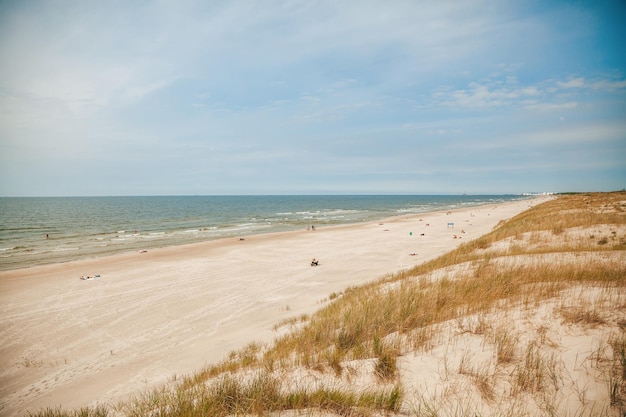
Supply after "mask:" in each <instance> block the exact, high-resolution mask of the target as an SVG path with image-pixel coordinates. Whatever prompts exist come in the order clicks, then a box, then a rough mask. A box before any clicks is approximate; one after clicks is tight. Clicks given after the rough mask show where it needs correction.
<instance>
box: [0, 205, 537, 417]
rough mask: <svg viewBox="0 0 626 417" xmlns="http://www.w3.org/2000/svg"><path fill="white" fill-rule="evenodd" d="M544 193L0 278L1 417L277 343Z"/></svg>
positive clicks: (135, 386) (118, 390)
mask: <svg viewBox="0 0 626 417" xmlns="http://www.w3.org/2000/svg"><path fill="white" fill-rule="evenodd" d="M543 200H544V198H539V199H534V200H527V201H518V202H511V203H506V204H498V205H494V206H482V207H479V208H471V209H469V208H468V209H463V210H459V211H453V212H452V213H451V214H448V213H446V212H436V213H428V214H423V215H416V216H403V217H397V218H392V219H388V220H385V221H383V222H374V223H363V224H358V225H349V226H338V227H328V228H318V229H317V230H316V231H305V230H303V231H296V232H289V233H277V234H267V235H256V236H249V237H246V238H245V240H243V241H239V240H238V239H225V240H220V241H212V242H205V243H199V244H193V245H186V246H179V247H170V248H164V249H158V250H150V251H149V252H147V253H138V252H133V253H128V254H123V255H115V256H111V257H105V258H99V259H93V260H86V261H77V262H70V263H65V264H56V265H49V266H42V267H33V268H28V269H22V270H15V271H5V272H0V314H1V317H2V324H1V325H0V358H1V359H0V361H1V362H0V363H1V364H2V367H1V368H2V369H1V371H0V415H1V416H14V415H25V414H26V413H27V412H28V411H30V412H35V411H37V410H38V409H40V408H42V407H48V406H51V407H56V406H62V407H64V408H77V407H81V406H86V405H93V404H97V403H115V402H117V401H119V400H124V399H126V398H127V397H128V396H129V395H132V394H134V393H138V392H139V391H141V390H144V389H147V388H151V387H154V386H157V385H158V384H161V383H163V382H166V381H168V380H172V379H174V378H175V377H176V376H177V375H178V376H180V375H182V374H188V373H191V372H193V371H195V370H199V369H200V368H201V367H202V366H203V365H206V364H208V363H215V362H218V361H220V360H221V359H223V358H224V357H225V355H227V354H228V353H229V352H230V351H232V350H236V349H239V348H241V347H243V346H245V345H246V344H247V343H249V342H252V341H258V342H271V341H272V340H273V339H274V338H275V337H276V336H277V333H276V331H275V330H273V326H274V325H275V324H277V323H279V322H280V321H281V320H284V319H286V318H290V317H294V316H299V315H301V314H304V313H307V314H308V313H312V312H314V311H316V310H317V309H319V308H321V307H322V306H323V305H324V304H325V303H326V302H327V301H325V300H326V299H327V297H328V296H329V295H330V294H331V293H333V292H340V291H342V290H344V289H345V288H347V287H349V286H354V285H359V284H363V283H365V282H368V281H372V280H374V279H376V278H378V277H380V276H382V275H384V274H388V273H393V272H396V271H399V270H402V269H406V268H410V267H412V266H414V265H417V264H419V263H421V262H424V261H426V260H429V259H432V258H434V257H436V256H438V255H441V254H443V253H445V252H448V251H450V250H451V249H453V248H454V247H456V246H457V245H459V244H461V243H463V242H465V241H467V240H470V239H474V238H477V237H479V236H481V235H483V234H485V233H487V232H489V231H490V230H491V229H492V228H493V227H494V226H495V225H496V224H497V223H498V222H499V221H500V220H504V219H508V218H510V217H512V216H514V215H516V214H518V213H520V212H522V211H524V210H526V209H527V208H528V207H530V206H531V205H535V204H537V203H539V202H541V201H543ZM450 222H454V224H455V226H454V228H450V227H449V226H448V223H450ZM461 230H464V231H465V233H461ZM422 234H424V235H423V236H422ZM454 234H456V235H458V236H462V239H454V238H453V235H454ZM412 252H416V255H411V253H412ZM312 257H316V258H318V259H319V260H320V266H318V267H311V266H309V262H310V259H311V258H312ZM84 274H100V275H101V277H100V278H99V279H95V280H92V281H81V280H79V279H78V278H79V277H80V276H81V275H84Z"/></svg>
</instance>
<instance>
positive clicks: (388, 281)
mask: <svg viewBox="0 0 626 417" xmlns="http://www.w3.org/2000/svg"><path fill="white" fill-rule="evenodd" d="M625 230H626V193H624V192H616V193H589V194H572V195H561V196H559V197H558V198H556V199H555V200H552V201H549V202H547V203H544V204H541V205H538V206H535V207H533V208H531V209H529V210H527V211H525V212H524V213H521V214H520V215H518V216H516V217H514V218H513V219H510V220H509V221H506V222H503V223H501V224H499V225H498V226H497V227H496V228H495V229H494V230H493V231H492V232H491V233H489V234H488V235H486V236H483V237H481V238H479V239H476V240H474V241H470V242H467V243H465V244H463V245H461V246H460V247H458V248H457V249H456V250H454V251H452V252H450V253H448V254H446V255H445V256H442V257H439V258H437V259H434V260H432V261H430V262H426V263H424V264H422V265H419V266H417V267H415V268H413V269H411V270H407V271H404V272H402V273H399V274H396V275H393V276H387V277H384V278H381V279H379V280H377V281H375V282H372V283H370V284H368V285H364V286H360V287H353V288H348V289H346V290H345V291H344V292H343V293H341V294H336V293H333V294H331V295H330V297H329V300H330V301H331V303H330V304H328V305H327V306H326V307H325V308H323V309H322V310H320V311H319V312H317V313H316V314H314V315H312V316H301V317H297V318H294V319H293V320H287V321H285V322H283V323H280V324H279V325H277V328H278V327H280V326H283V325H292V326H294V328H293V330H292V331H291V332H290V333H288V334H286V335H284V336H282V337H280V338H279V339H277V340H276V341H275V342H274V343H273V344H272V345H271V346H262V345H259V344H250V345H248V346H246V347H244V348H243V349H241V350H240V351H237V352H233V353H231V355H229V357H228V358H226V359H224V360H223V361H222V362H221V363H218V364H215V365H213V366H210V367H207V368H206V369H203V370H201V371H199V372H197V373H196V374H194V375H191V376H188V377H185V378H183V380H182V381H179V382H178V383H176V384H175V385H174V384H172V385H173V386H165V387H162V388H160V389H158V390H153V391H150V392H148V393H145V394H143V395H140V396H138V397H137V398H136V399H134V400H132V401H129V402H126V403H124V404H120V405H119V406H117V407H115V408H112V409H110V410H108V409H107V408H102V407H98V408H95V409H82V410H80V411H76V412H63V411H61V410H44V411H41V412H40V413H38V414H35V415H36V416H41V417H43V416H51V417H52V416H54V417H57V416H58V417H61V416H106V415H114V414H115V415H118V414H122V415H126V416H235V415H269V413H276V415H280V413H281V412H285V411H286V410H302V411H303V412H304V411H305V410H308V411H307V412H310V413H311V414H306V415H315V414H313V413H314V412H317V411H320V412H321V411H324V412H326V413H328V415H341V416H353V415H354V416H357V415H358V416H360V415H363V416H370V415H379V414H380V415H383V414H384V415H394V414H395V413H398V412H403V413H409V414H411V415H415V414H416V415H432V416H438V415H448V414H440V413H439V412H438V410H437V406H436V405H435V404H432V403H429V402H428V400H426V397H422V396H420V394H419V393H417V394H415V393H411V395H414V396H415V395H417V400H414V401H412V402H411V401H407V392H405V390H404V389H403V386H402V381H401V376H400V371H399V368H398V363H397V361H398V359H399V358H401V357H402V356H403V355H407V354H409V353H411V352H419V351H427V350H429V349H432V347H433V345H434V344H435V342H434V339H435V338H436V337H437V334H438V326H440V325H443V324H444V323H450V322H456V323H458V328H459V329H461V330H462V331H464V332H468V333H470V334H481V335H485V337H486V340H488V341H489V343H491V344H492V345H493V346H494V347H495V350H496V352H497V355H496V363H495V367H496V370H495V371H493V370H489V369H485V368H480V367H478V366H474V365H472V364H471V361H470V360H469V357H464V358H462V360H461V364H460V365H459V368H458V373H459V374H462V375H465V376H467V377H468V378H470V380H471V381H472V383H473V384H474V386H475V387H476V390H477V391H478V392H479V393H480V397H481V398H482V399H483V400H485V401H487V402H493V401H494V399H495V397H496V395H497V394H496V385H497V381H496V380H497V378H498V372H497V371H498V370H500V371H503V370H506V371H507V375H509V376H510V377H511V382H510V389H509V391H508V393H509V394H508V395H510V396H512V397H514V398H522V397H523V396H525V395H536V394H540V395H541V398H543V400H542V401H544V402H543V403H542V405H541V407H540V408H541V410H542V412H545V414H542V415H553V413H554V412H555V411H554V409H553V408H551V407H552V405H551V404H550V403H549V398H550V396H552V395H553V394H554V393H555V392H557V391H558V390H559V389H560V387H562V386H563V384H564V382H563V376H562V374H561V373H560V372H559V364H558V361H557V359H556V357H555V356H554V355H553V354H548V353H546V352H545V351H544V350H542V349H541V347H542V346H546V345H548V346H550V344H551V343H552V342H551V341H550V339H549V337H548V335H547V334H545V332H544V333H541V332H540V334H539V336H538V338H537V339H536V340H528V341H524V342H521V341H520V340H519V339H518V337H517V335H516V334H515V332H514V330H512V329H511V328H510V327H506V326H495V327H494V326H492V325H490V323H488V321H487V320H483V318H484V317H485V316H484V315H485V314H487V313H490V312H493V311H498V310H502V309H507V308H512V307H515V306H517V307H526V308H533V307H534V306H538V305H540V304H541V303H542V302H546V301H547V300H550V299H556V298H558V297H559V295H560V294H562V293H563V292H564V291H567V290H568V289H572V288H577V287H581V286H590V285H591V286H593V287H594V288H597V289H599V290H600V291H601V292H602V294H605V295H604V297H605V298H606V299H610V300H613V301H615V306H614V308H615V311H618V312H621V316H622V317H624V311H626V301H624V299H623V298H621V297H620V296H619V294H620V291H623V289H624V288H625V287H626V279H625V277H626V262H625V261H624V259H625V257H624V251H625V250H626V233H625ZM611 253H613V254H614V255H615V256H611ZM600 254H604V255H607V254H608V256H604V255H603V256H600ZM581 257H584V260H581V259H582V258H581ZM614 294H618V295H617V296H615V295H614ZM622 294H623V293H622ZM611 297H613V298H611ZM558 314H559V315H560V318H561V319H562V320H563V322H564V323H565V324H568V325H580V326H589V327H590V328H592V327H594V326H595V327H597V326H603V325H614V327H615V328H616V329H618V330H616V332H615V333H612V334H611V335H610V337H607V340H606V342H605V343H604V344H603V345H602V346H601V347H598V353H597V357H598V360H597V361H596V362H597V363H598V369H600V368H601V369H602V370H603V372H604V373H603V375H604V374H605V375H607V379H606V380H607V384H606V385H607V389H608V393H609V396H610V399H611V404H610V408H607V409H604V410H595V411H592V412H590V413H589V414H588V415H613V414H611V413H612V412H615V413H617V412H623V410H624V407H625V401H626V359H625V358H626V353H625V352H626V337H625V335H624V328H626V320H624V319H622V320H621V321H619V322H615V319H611V318H609V317H604V316H603V315H602V314H601V313H600V312H599V311H598V310H596V307H595V305H594V304H581V305H577V306H568V305H563V306H561V308H560V309H559V310H558ZM470 316H471V317H477V318H478V319H477V320H474V321H470V320H469V319H467V317H470ZM296 324H297V325H298V326H295V325H296ZM600 350H601V351H600ZM606 352H611V355H609V356H610V357H608V356H607V354H606ZM368 364H369V365H368ZM600 365H601V366H600ZM359 366H360V367H359ZM294 375H296V376H294ZM297 375H301V376H302V377H301V378H300V377H298V376H297ZM310 375H314V376H315V378H313V379H311V378H308V376H310ZM359 376H361V377H371V379H370V380H371V381H373V382H371V383H368V384H366V386H367V388H363V387H362V386H359V385H358V384H350V383H346V381H347V382H349V381H351V380H352V379H356V378H357V377H359ZM312 381H316V382H312ZM338 381H339V382H338ZM585 394H586V393H585V390H584V389H582V388H581V389H580V390H579V397H580V399H581V403H584V402H585V401H586V397H585ZM514 404H518V403H517V402H514ZM473 410H474V408H473V406H472V405H471V404H466V406H464V407H462V408H458V409H457V411H456V412H455V414H453V415H458V416H464V415H473V413H474V411H473ZM500 411H502V412H500ZM376 413H378V414H376ZM551 413H552V414H551ZM498 414H499V415H510V416H518V415H519V416H522V415H529V414H527V411H526V409H524V408H523V407H521V408H516V407H511V408H510V409H507V410H499V411H498ZM572 415H583V414H582V412H581V414H572ZM584 415H587V414H584ZM616 415H617V414H616Z"/></svg>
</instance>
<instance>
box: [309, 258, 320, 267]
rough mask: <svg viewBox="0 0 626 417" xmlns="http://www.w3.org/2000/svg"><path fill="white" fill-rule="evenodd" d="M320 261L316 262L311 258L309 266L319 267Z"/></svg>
mask: <svg viewBox="0 0 626 417" xmlns="http://www.w3.org/2000/svg"><path fill="white" fill-rule="evenodd" d="M319 263H320V261H318V260H317V259H315V258H313V259H311V266H317V265H319Z"/></svg>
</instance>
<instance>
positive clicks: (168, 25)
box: [0, 0, 626, 196]
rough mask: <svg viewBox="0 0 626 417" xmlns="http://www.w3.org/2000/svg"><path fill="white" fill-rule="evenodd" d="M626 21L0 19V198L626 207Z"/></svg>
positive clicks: (585, 12) (564, 16)
mask: <svg viewBox="0 0 626 417" xmlns="http://www.w3.org/2000/svg"><path fill="white" fill-rule="evenodd" d="M625 21H626V5H625V3H624V2H623V1H577V2H574V1H532V0H531V1H490V2H488V1H477V0H459V1H436V2H433V1H404V0H397V1H391V2H383V1H368V0H363V1H342V2H338V1H263V2H261V1H253V0H246V1H244V0H241V1H202V0H198V1H187V0H177V1H131V2H127V1H106V2H100V1H53V0H50V1H37V0H33V1H27V2H18V1H14V2H13V1H2V2H0V56H1V57H2V59H0V195H4V196H23V195H24V196H39V195H53V196H56V195H60V196H65V195H170V194H184V195H186V194H369V193H375V194H379V193H391V194H457V193H495V194H500V193H521V192H537V191H554V192H564V191H610V190H618V189H623V188H626V53H625V52H624V50H625V49H624V48H625V46H624V45H625V44H626V29H625V26H626V25H624V22H625Z"/></svg>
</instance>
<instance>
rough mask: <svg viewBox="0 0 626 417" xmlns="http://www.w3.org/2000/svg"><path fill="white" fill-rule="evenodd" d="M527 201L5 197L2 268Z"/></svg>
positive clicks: (1, 201)
mask: <svg viewBox="0 0 626 417" xmlns="http://www.w3.org/2000/svg"><path fill="white" fill-rule="evenodd" d="M525 198H528V197H525V196H519V195H472V196H465V195H463V196H425V195H406V196H394V195H363V196H358V195H348V196H337V195H333V196H162V197H27V198H20V197H3V198H0V270H9V269H17V268H24V267H29V266H34V265H43V264H50V263H57V262H67V261H72V260H77V259H85V258H93V257H99V256H104V255H110V254H116V253H122V252H129V251H137V250H147V249H151V248H156V247H163V246H171V245H181V244H186V243H192V242H199V241H206V240H213V239H220V238H228V237H241V236H247V235H251V234H258V233H272V232H278V231H287V230H296V229H302V228H306V227H307V226H312V225H314V226H315V227H317V228H319V227H324V226H328V225H337V224H347V223H358V222H365V221H374V220H379V219H383V218H386V217H390V216H396V215H403V214H411V213H424V212H431V211H438V210H450V209H454V208H460V207H468V206H477V205H482V204H490V203H498V202H506V201H513V200H520V199H525Z"/></svg>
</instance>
